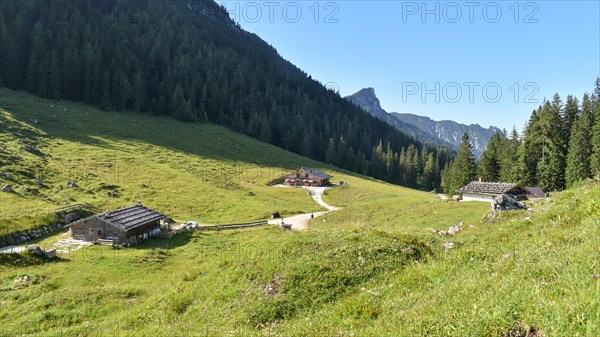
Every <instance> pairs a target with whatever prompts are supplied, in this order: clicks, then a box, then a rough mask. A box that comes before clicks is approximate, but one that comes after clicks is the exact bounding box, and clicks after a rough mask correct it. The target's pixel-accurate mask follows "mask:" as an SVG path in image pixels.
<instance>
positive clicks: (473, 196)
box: [456, 181, 528, 202]
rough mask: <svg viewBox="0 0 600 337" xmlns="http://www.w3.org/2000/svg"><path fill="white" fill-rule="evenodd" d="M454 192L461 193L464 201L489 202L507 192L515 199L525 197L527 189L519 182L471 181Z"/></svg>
mask: <svg viewBox="0 0 600 337" xmlns="http://www.w3.org/2000/svg"><path fill="white" fill-rule="evenodd" d="M456 192H460V193H462V200H464V201H487V202H491V201H492V200H494V197H496V196H498V195H501V194H508V195H511V196H514V197H516V198H517V199H522V198H525V196H526V195H527V193H528V192H527V190H526V189H525V188H524V187H521V186H520V185H519V184H512V183H492V182H481V181H472V182H470V183H468V184H467V185H465V186H463V187H461V188H459V189H458V190H456Z"/></svg>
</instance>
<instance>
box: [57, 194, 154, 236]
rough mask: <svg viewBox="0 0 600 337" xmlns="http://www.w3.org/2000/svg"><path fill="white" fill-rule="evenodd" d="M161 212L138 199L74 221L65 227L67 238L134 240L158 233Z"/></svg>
mask: <svg viewBox="0 0 600 337" xmlns="http://www.w3.org/2000/svg"><path fill="white" fill-rule="evenodd" d="M164 218H165V216H164V215H163V214H161V213H159V212H157V211H155V210H152V209H150V208H147V207H144V206H142V203H141V202H139V201H138V202H137V203H136V204H135V205H133V206H130V207H125V208H120V209H117V210H114V211H110V212H106V213H102V214H97V215H92V216H90V217H87V218H85V219H81V220H78V221H75V222H73V223H71V224H69V225H67V226H65V228H69V233H70V236H71V238H74V239H79V240H85V241H92V242H96V241H98V240H112V241H113V243H118V244H136V243H138V242H141V241H144V240H147V239H148V238H150V237H151V236H154V235H157V234H158V233H160V220H162V219H164Z"/></svg>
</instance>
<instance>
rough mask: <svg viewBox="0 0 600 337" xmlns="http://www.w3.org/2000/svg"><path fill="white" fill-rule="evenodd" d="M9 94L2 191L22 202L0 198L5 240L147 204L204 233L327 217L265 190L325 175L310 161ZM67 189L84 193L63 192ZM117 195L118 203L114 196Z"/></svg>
mask: <svg viewBox="0 0 600 337" xmlns="http://www.w3.org/2000/svg"><path fill="white" fill-rule="evenodd" d="M2 92H3V95H2V102H3V103H2V104H1V105H0V141H1V144H2V146H0V171H7V172H10V173H13V176H14V178H15V179H16V181H9V180H7V179H5V178H4V177H0V185H4V184H6V183H11V184H15V186H16V188H17V192H18V193H12V194H7V193H0V214H2V216H0V235H1V234H3V233H5V232H8V231H12V230H16V229H22V228H29V227H33V226H35V225H36V221H41V220H44V219H46V218H47V216H46V214H47V213H48V212H49V211H52V210H53V209H56V208H57V207H59V206H63V205H66V204H76V203H91V204H93V205H95V206H98V207H99V208H101V209H110V208H114V207H121V206H124V205H129V204H132V203H134V202H135V201H136V200H138V199H140V200H142V201H143V203H144V204H146V205H148V206H150V207H155V208H157V209H159V210H161V211H163V212H164V213H165V214H167V215H170V216H173V217H175V218H176V219H179V220H197V221H200V222H203V223H228V222H241V221H251V220H259V219H265V218H267V217H268V216H269V215H270V212H272V211H275V210H277V211H280V212H282V213H283V214H290V213H299V212H310V211H316V210H320V208H319V207H318V206H316V205H315V204H314V202H312V200H310V198H306V197H305V194H304V193H303V192H302V191H299V190H287V189H286V190H281V189H277V190H276V189H273V188H269V187H267V186H266V183H267V182H268V181H270V180H272V179H274V178H276V177H278V176H281V175H283V174H284V173H287V172H288V171H289V170H290V169H292V168H295V167H298V166H309V165H310V166H312V165H319V164H318V163H316V162H314V161H312V160H309V159H306V158H303V157H300V156H297V155H294V154H291V153H289V152H287V151H283V150H281V149H279V148H276V147H273V146H270V145H267V144H264V143H261V142H258V141H256V140H253V139H251V138H248V137H245V136H240V135H237V134H235V133H232V132H231V131H229V130H227V129H224V128H220V127H214V126H207V125H198V124H186V123H181V122H177V121H175V120H173V119H171V118H167V117H148V116H144V115H139V114H134V113H116V112H103V111H99V110H97V109H95V108H91V107H88V106H85V105H79V104H75V103H69V102H55V103H53V104H52V106H50V105H49V104H47V102H45V101H41V100H39V99H35V98H34V97H33V96H30V95H27V94H22V93H14V92H11V91H6V90H4V91H2ZM30 119H37V120H39V124H33V123H30V122H29V120H30ZM46 134H49V135H50V138H47V137H45V135H46ZM23 145H27V146H30V147H32V148H37V149H39V152H36V153H31V152H28V151H25V150H23ZM336 175H337V174H336ZM42 177H44V178H45V179H44V186H37V184H36V182H35V178H42ZM67 181H76V183H77V184H78V185H79V186H81V187H82V189H81V190H75V189H69V188H66V186H65V184H66V182H67ZM115 188H116V189H117V191H118V192H119V194H120V197H118V198H113V197H110V196H108V194H107V193H108V192H109V191H110V190H112V189H115ZM252 194H254V195H252ZM44 196H45V197H44ZM25 215H32V216H31V217H27V216H25ZM36 216H38V217H36ZM15 218H16V219H15Z"/></svg>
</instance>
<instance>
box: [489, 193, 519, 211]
mask: <svg viewBox="0 0 600 337" xmlns="http://www.w3.org/2000/svg"><path fill="white" fill-rule="evenodd" d="M490 208H491V209H492V211H494V212H500V211H512V210H518V209H527V206H526V205H525V204H524V203H522V202H520V201H517V200H516V199H515V198H513V197H511V196H509V195H506V194H501V195H498V196H496V197H495V198H494V200H493V201H492V203H491V205H490Z"/></svg>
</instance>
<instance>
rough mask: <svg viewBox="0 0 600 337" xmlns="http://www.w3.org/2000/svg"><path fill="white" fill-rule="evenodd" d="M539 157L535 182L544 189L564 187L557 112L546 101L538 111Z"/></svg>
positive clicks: (562, 155) (551, 189) (562, 153)
mask: <svg viewBox="0 0 600 337" xmlns="http://www.w3.org/2000/svg"><path fill="white" fill-rule="evenodd" d="M539 116H540V118H539V123H540V128H539V131H540V134H539V136H540V140H541V142H542V144H541V158H540V160H539V161H538V163H537V167H536V169H537V176H536V178H537V182H538V184H539V186H540V187H541V188H542V189H544V190H546V191H555V190H561V189H563V188H564V174H565V168H564V162H565V160H564V159H565V158H564V157H565V156H564V152H563V151H564V150H563V144H562V137H561V131H560V121H559V118H560V116H559V112H558V111H557V110H556V109H553V107H552V105H551V104H550V102H548V101H546V102H545V104H544V106H543V107H542V110H541V112H540V115H539Z"/></svg>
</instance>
